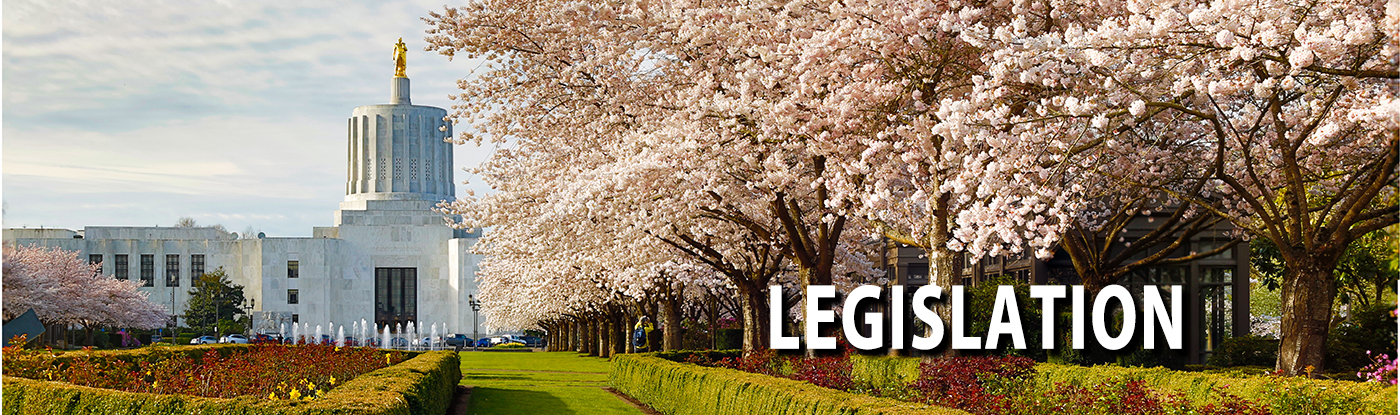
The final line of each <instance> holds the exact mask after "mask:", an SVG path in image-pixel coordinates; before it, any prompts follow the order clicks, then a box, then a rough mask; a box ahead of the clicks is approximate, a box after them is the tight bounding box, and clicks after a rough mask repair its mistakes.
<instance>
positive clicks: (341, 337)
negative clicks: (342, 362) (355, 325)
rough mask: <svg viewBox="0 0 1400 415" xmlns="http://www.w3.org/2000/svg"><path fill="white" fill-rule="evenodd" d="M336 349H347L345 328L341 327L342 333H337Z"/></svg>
mask: <svg viewBox="0 0 1400 415" xmlns="http://www.w3.org/2000/svg"><path fill="white" fill-rule="evenodd" d="M335 347H336V348H337V349H339V348H341V347H345V326H340V331H337V332H336V333H335Z"/></svg>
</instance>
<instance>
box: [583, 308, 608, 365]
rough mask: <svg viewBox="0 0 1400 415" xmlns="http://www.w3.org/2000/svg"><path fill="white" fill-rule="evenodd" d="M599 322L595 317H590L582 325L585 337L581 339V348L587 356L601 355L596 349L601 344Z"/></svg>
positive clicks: (601, 337)
mask: <svg viewBox="0 0 1400 415" xmlns="http://www.w3.org/2000/svg"><path fill="white" fill-rule="evenodd" d="M600 320H601V319H600V318H599V317H598V316H596V315H594V316H590V317H589V319H588V321H587V323H585V325H584V334H585V335H586V337H585V338H584V339H583V348H584V352H586V353H588V355H589V356H601V355H602V353H601V352H600V351H599V347H598V346H599V345H601V344H603V336H602V327H599V326H601V325H602V323H601V322H600Z"/></svg>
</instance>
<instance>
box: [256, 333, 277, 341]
mask: <svg viewBox="0 0 1400 415" xmlns="http://www.w3.org/2000/svg"><path fill="white" fill-rule="evenodd" d="M281 342H282V335H281V334H279V333H258V334H257V335H254V336H253V338H252V339H251V340H249V343H281Z"/></svg>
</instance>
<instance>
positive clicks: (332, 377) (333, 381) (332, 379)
mask: <svg viewBox="0 0 1400 415" xmlns="http://www.w3.org/2000/svg"><path fill="white" fill-rule="evenodd" d="M331 384H332V385H334V384H335V376H331Z"/></svg>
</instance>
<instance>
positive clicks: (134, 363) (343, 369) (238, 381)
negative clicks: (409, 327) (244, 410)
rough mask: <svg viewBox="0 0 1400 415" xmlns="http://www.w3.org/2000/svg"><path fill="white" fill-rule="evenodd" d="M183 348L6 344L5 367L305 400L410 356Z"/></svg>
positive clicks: (137, 386)
mask: <svg viewBox="0 0 1400 415" xmlns="http://www.w3.org/2000/svg"><path fill="white" fill-rule="evenodd" d="M178 349H180V348H163V347H158V348H150V349H147V350H146V352H147V353H143V354H141V355H137V356H130V355H124V354H112V353H93V352H92V351H90V350H84V351H77V352H68V353H63V354H62V355H59V354H55V353H53V352H52V351H38V350H22V349H19V348H6V349H5V351H4V352H5V353H4V367H5V374H6V375H10V376H18V377H22V378H28V379H38V380H51V381H58V382H68V383H71V384H74V385H81V386H89V387H94V388H104V389H115V390H121V391H127V392H144V393H156V394H184V395H194V396H203V397H208V398H233V397H239V396H259V397H266V398H268V399H293V400H301V399H315V398H316V397H318V396H321V395H323V394H325V393H326V391H328V390H330V389H331V388H334V387H336V386H339V385H341V384H344V383H345V382H346V381H349V380H351V379H354V378H355V377H356V376H359V375H362V374H365V373H369V372H372V371H375V370H378V369H381V368H384V367H387V366H390V365H393V364H397V363H399V362H402V361H404V360H405V359H407V358H408V355H407V354H405V353H403V352H398V351H389V352H382V351H379V350H376V349H369V348H358V347H344V348H339V347H333V346H322V345H305V346H295V347H289V346H282V345H273V344H257V345H252V346H244V347H234V348H229V347H223V348H204V349H203V353H201V354H200V355H198V356H191V354H192V353H189V352H188V351H186V350H178ZM220 350H223V351H235V352H234V353H226V352H225V353H221V351H220ZM60 356H61V358H60Z"/></svg>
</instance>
